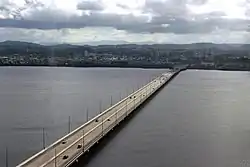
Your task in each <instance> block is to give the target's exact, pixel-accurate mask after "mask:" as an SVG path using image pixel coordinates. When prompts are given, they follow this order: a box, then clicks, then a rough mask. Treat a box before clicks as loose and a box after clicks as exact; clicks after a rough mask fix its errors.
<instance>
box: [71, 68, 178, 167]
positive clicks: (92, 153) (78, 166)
mask: <svg viewBox="0 0 250 167" xmlns="http://www.w3.org/2000/svg"><path fill="white" fill-rule="evenodd" d="M176 75H178V73H177V74H175V75H173V76H172V77H171V78H170V79H169V80H168V81H167V82H166V83H165V84H164V85H163V86H162V87H160V88H159V89H158V90H156V92H155V93H154V94H152V95H151V96H150V97H149V98H147V99H146V100H145V101H144V102H143V104H141V105H140V106H138V107H137V108H136V109H135V110H134V111H133V112H131V113H130V114H129V115H128V116H127V117H126V118H125V119H124V120H122V121H121V122H120V123H119V125H117V126H115V127H114V128H113V130H111V131H110V132H109V133H107V134H106V135H105V136H104V137H103V138H102V139H100V140H99V141H98V143H95V144H94V145H93V146H92V147H91V148H90V149H89V152H85V153H84V154H83V155H82V156H81V157H80V158H78V160H77V161H75V162H74V163H73V164H72V165H71V166H72V167H84V166H86V165H87V164H88V163H89V162H90V161H91V160H92V159H94V158H95V157H96V156H97V154H98V152H99V151H100V150H101V149H103V148H104V147H105V146H106V145H107V144H108V143H109V142H111V141H112V139H113V138H115V137H116V135H118V133H119V132H120V131H121V130H122V129H123V128H124V127H125V126H126V125H127V124H128V123H129V121H130V120H132V119H133V118H134V117H135V116H136V115H137V114H138V113H139V112H140V110H142V109H143V108H144V107H145V106H146V105H147V104H148V103H149V102H150V101H151V99H153V98H154V97H155V96H156V95H157V94H158V93H159V92H160V90H161V89H163V88H164V87H165V86H166V85H168V84H169V83H170V82H171V80H172V79H174V78H175V77H176Z"/></svg>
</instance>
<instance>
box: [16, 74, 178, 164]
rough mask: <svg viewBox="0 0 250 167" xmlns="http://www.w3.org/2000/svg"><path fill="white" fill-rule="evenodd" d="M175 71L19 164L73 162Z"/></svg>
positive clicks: (149, 84)
mask: <svg viewBox="0 0 250 167" xmlns="http://www.w3.org/2000/svg"><path fill="white" fill-rule="evenodd" d="M172 75H174V72H167V73H165V74H163V75H161V76H160V77H157V78H156V79H154V80H153V81H151V82H150V83H148V84H147V85H145V86H143V87H142V88H140V89H139V90H137V91H136V92H134V93H132V94H131V95H129V96H128V97H126V98H124V99H123V100H121V101H120V102H118V103H117V104H115V105H113V106H112V107H110V108H109V109H107V110H105V111H104V112H102V113H100V114H99V115H98V116H96V117H95V118H93V119H91V120H90V121H88V122H87V123H85V124H84V125H82V126H80V127H79V128H77V129H76V130H74V131H72V132H71V133H70V134H68V135H66V136H64V137H63V138H61V139H59V140H58V141H56V142H55V143H54V144H52V145H50V146H49V147H47V148H45V149H44V150H42V151H41V152H39V153H37V154H36V155H34V156H32V157H31V158H29V159H28V160H26V161H24V162H23V163H21V164H20V165H18V167H55V166H58V167H61V166H68V165H70V164H71V163H72V162H73V161H74V160H76V159H77V158H78V157H79V156H80V155H82V154H83V153H84V152H86V151H88V149H89V148H90V147H91V146H92V145H94V144H95V143H96V142H97V141H98V140H99V139H101V138H102V137H103V136H104V135H105V134H106V133H108V132H109V131H110V130H111V129H112V128H114V127H115V126H116V125H117V124H118V123H119V122H120V121H121V120H123V119H124V118H125V117H126V116H127V115H129V114H130V113H131V112H132V111H133V110H134V109H135V108H136V107H138V106H139V105H140V104H142V103H143V102H144V101H145V100H146V99H147V98H148V97H149V96H150V95H151V94H153V93H154V92H155V91H156V90H157V89H159V88H160V87H161V86H162V85H163V84H165V82H167V81H168V80H169V79H170V78H171V77H172Z"/></svg>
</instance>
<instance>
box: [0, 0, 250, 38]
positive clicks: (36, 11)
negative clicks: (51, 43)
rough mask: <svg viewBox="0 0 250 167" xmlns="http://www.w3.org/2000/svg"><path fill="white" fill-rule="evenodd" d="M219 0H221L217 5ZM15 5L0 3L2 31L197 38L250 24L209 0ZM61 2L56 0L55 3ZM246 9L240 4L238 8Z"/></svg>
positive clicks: (10, 0)
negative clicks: (104, 30) (90, 31)
mask: <svg viewBox="0 0 250 167" xmlns="http://www.w3.org/2000/svg"><path fill="white" fill-rule="evenodd" d="M47 1H50V0H47ZM54 1H56V0H54ZM70 1H76V0H70ZM70 1H68V3H69V2H70ZM222 1H224V0H221V1H220V2H222ZM236 1H237V0H236ZM14 2H17V1H15V0H2V1H0V27H3V28H4V29H2V30H5V31H6V30H7V29H5V28H7V27H12V28H17V29H18V28H21V29H22V31H23V30H25V29H27V31H26V32H31V30H33V29H40V30H41V31H42V30H46V31H48V32H51V31H54V30H63V31H64V30H65V29H76V30H77V29H83V28H86V27H92V28H93V27H105V28H109V27H110V28H113V29H115V30H118V31H119V30H121V31H124V32H126V33H128V34H139V35H145V34H149V35H150V34H152V33H153V34H154V35H155V36H156V34H168V35H170V34H175V35H180V36H183V35H189V34H190V35H194V36H196V35H197V34H198V35H207V34H212V33H213V32H217V31H218V30H223V31H230V32H248V31H249V26H248V25H249V24H250V21H249V20H248V19H247V17H246V18H228V17H227V14H228V12H230V11H228V10H227V8H222V7H221V6H213V5H212V6H211V2H212V1H211V0H145V3H144V4H142V3H141V4H142V5H140V6H137V7H136V6H135V5H129V2H130V0H127V1H126V2H127V3H125V1H119V0H116V1H112V3H111V2H109V1H108V0H88V1H87V0H84V1H80V2H75V4H77V5H74V6H75V10H67V8H59V5H54V6H53V5H45V4H43V3H41V1H38V0H24V1H23V2H22V3H19V4H18V3H14ZM18 2H21V1H18ZM44 2H45V1H44ZM61 2H62V1H61V0H60V1H59V0H58V3H61ZM225 2H226V1H225ZM227 3H230V2H229V1H227ZM48 4H49V3H48ZM207 4H210V8H209V10H207V11H205V10H204V11H202V12H200V13H198V12H196V11H193V9H197V8H199V7H204V6H205V7H206V6H209V5H207ZM131 6H132V7H131ZM246 6H247V5H244V6H243V5H242V6H241V8H244V7H246ZM66 7H67V6H66ZM202 9H203V8H202ZM121 11H126V12H124V13H122V12H121ZM134 11H136V12H134ZM233 11H234V10H232V13H233ZM246 11H247V10H246ZM246 16H247V15H246ZM1 18H2V19H1ZM40 30H39V32H41V31H40ZM12 31H14V29H12ZM14 34H15V35H17V34H16V33H14ZM59 34H60V35H62V33H59ZM22 38H23V37H22Z"/></svg>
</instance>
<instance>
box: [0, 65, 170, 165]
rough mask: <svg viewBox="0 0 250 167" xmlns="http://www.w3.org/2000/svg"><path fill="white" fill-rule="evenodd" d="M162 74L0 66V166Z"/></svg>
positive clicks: (19, 158) (28, 153) (36, 148)
mask: <svg viewBox="0 0 250 167" xmlns="http://www.w3.org/2000/svg"><path fill="white" fill-rule="evenodd" d="M164 71H166V70H151V69H119V68H49V67H1V68H0V107H1V109H0V141H1V143H0V166H5V149H6V148H8V157H9V166H14V165H17V164H18V163H20V162H21V161H22V160H24V159H26V158H28V157H30V156H31V155H32V154H34V153H36V152H38V151H39V150H41V149H42V148H43V142H42V141H43V133H42V132H43V128H44V129H45V138H46V144H50V143H52V142H53V141H55V140H56V139H58V138H59V137H61V136H63V135H65V134H66V133H67V132H68V129H69V128H68V127H69V126H68V124H69V121H68V120H69V117H70V122H71V123H70V124H71V128H72V129H74V128H76V127H77V126H79V125H81V124H82V123H84V122H85V121H86V110H87V108H88V111H89V117H93V116H95V115H96V114H98V113H99V112H100V110H104V109H105V108H107V107H108V106H110V104H111V96H112V103H115V102H117V101H118V100H119V99H120V98H121V97H125V96H126V94H128V93H131V92H132V91H133V90H136V89H137V88H138V87H140V86H142V85H143V84H146V83H147V82H149V79H150V78H152V77H155V76H156V75H159V74H161V73H162V72H164Z"/></svg>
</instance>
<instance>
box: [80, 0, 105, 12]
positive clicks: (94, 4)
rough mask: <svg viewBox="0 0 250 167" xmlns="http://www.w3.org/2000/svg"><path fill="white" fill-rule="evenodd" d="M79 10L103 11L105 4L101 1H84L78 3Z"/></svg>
mask: <svg viewBox="0 0 250 167" xmlns="http://www.w3.org/2000/svg"><path fill="white" fill-rule="evenodd" d="M77 9H78V10H91V11H101V10H104V6H103V4H102V3H101V2H100V1H82V2H80V3H78V4H77Z"/></svg>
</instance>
